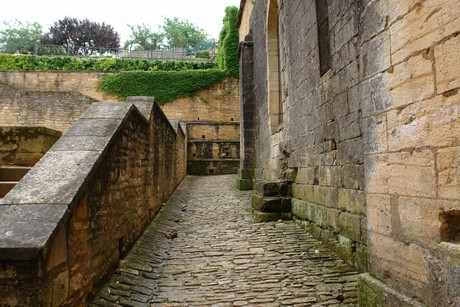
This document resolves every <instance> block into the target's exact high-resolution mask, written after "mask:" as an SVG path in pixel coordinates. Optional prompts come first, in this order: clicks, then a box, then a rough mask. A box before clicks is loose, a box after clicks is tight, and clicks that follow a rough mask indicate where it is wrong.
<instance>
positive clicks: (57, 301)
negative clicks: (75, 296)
mask: <svg viewBox="0 0 460 307" xmlns="http://www.w3.org/2000/svg"><path fill="white" fill-rule="evenodd" d="M68 292H69V272H68V271H67V270H66V271H64V272H62V273H60V274H59V275H58V276H57V277H56V278H55V279H54V280H53V303H52V305H53V306H60V305H62V303H64V302H65V301H66V299H67V297H68Z"/></svg>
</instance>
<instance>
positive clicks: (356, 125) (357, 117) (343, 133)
mask: <svg viewBox="0 0 460 307" xmlns="http://www.w3.org/2000/svg"><path fill="white" fill-rule="evenodd" d="M361 135H362V120H361V112H353V113H350V114H347V115H346V116H344V117H343V118H342V119H341V120H340V121H339V136H340V141H345V140H350V139H354V138H357V137H359V136H361Z"/></svg>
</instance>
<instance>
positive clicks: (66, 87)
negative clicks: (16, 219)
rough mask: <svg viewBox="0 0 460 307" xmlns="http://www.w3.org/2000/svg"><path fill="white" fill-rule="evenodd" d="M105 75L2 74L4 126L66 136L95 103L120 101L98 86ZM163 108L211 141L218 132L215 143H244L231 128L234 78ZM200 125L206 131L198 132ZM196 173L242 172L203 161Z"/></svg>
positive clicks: (235, 107) (0, 119)
mask: <svg viewBox="0 0 460 307" xmlns="http://www.w3.org/2000/svg"><path fill="white" fill-rule="evenodd" d="M104 75H105V74H104V73H98V72H18V71H4V72H0V110H1V111H2V112H1V114H0V125H1V126H27V127H33V126H45V127H48V128H51V129H56V130H60V131H62V132H65V131H66V130H67V129H68V128H69V127H70V126H71V125H73V123H75V122H76V121H77V119H78V118H79V117H80V115H81V114H83V112H84V111H85V110H86V109H87V108H88V107H89V105H90V104H91V103H92V102H94V101H97V100H104V101H107V99H111V100H113V101H115V100H116V98H115V97H110V96H109V95H107V94H105V93H103V92H101V91H98V90H97V85H98V82H99V80H100V78H101V77H102V76H104ZM162 108H163V111H164V112H165V114H166V116H167V117H168V119H170V120H171V121H180V122H196V124H194V123H192V124H190V125H189V128H190V129H189V131H190V132H191V133H192V134H196V133H202V134H204V135H206V134H208V138H209V137H210V134H216V133H217V134H218V135H215V136H213V139H216V140H217V139H219V138H220V137H222V138H224V140H228V139H229V138H232V140H233V141H235V140H238V139H239V135H235V134H234V133H233V132H234V131H233V130H234V129H233V128H229V127H238V124H239V92H238V80H237V79H234V78H228V79H226V80H225V81H224V82H222V83H221V84H219V85H215V86H213V87H211V88H209V89H205V90H202V91H199V92H198V93H196V94H195V95H193V96H191V97H183V98H178V99H176V100H174V101H171V102H168V103H166V104H165V105H163V106H162ZM200 122H211V123H212V125H211V126H212V127H211V126H209V127H208V128H204V127H205V126H206V125H202V124H201V123H200ZM194 126H196V127H201V128H204V129H205V130H203V131H201V132H200V131H194V130H193V128H192V127H194ZM201 128H197V129H201ZM219 129H220V131H219ZM200 138H201V135H200ZM191 139H194V137H193V136H192V137H191ZM184 155H186V153H185V152H184ZM233 158H235V159H238V157H233ZM217 162H219V163H217ZM193 163H194V162H192V164H193ZM197 163H198V162H197ZM227 164H231V166H230V165H227ZM191 169H199V170H200V171H199V172H198V173H196V172H193V173H194V174H203V175H205V174H209V173H216V174H219V173H235V172H236V171H237V167H236V166H235V161H228V159H227V160H226V161H205V162H204V164H203V163H201V162H200V166H199V167H198V168H193V167H192V168H191ZM220 169H222V171H220Z"/></svg>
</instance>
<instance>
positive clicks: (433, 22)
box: [390, 0, 460, 63]
mask: <svg viewBox="0 0 460 307" xmlns="http://www.w3.org/2000/svg"><path fill="white" fill-rule="evenodd" d="M391 2H399V1H394V0H392V1H391ZM409 2H411V1H408V3H407V4H404V5H409ZM400 5H401V4H400ZM459 11H460V8H459V6H458V5H457V3H456V2H455V1H448V2H446V1H442V0H429V1H424V2H420V4H418V6H417V9H412V10H410V11H409V12H408V13H407V14H404V15H401V16H400V17H399V18H398V20H395V22H394V23H393V24H392V25H391V26H390V37H391V51H392V62H393V63H399V62H401V61H404V59H406V58H407V57H409V56H410V55H412V54H415V53H417V52H419V51H422V50H426V49H428V48H430V47H431V46H433V45H434V44H436V43H437V42H440V41H442V40H443V39H444V38H446V37H448V36H450V35H452V34H453V33H456V32H458V31H460V21H459V19H458V16H459V14H460V12H459ZM395 13H396V11H395Z"/></svg>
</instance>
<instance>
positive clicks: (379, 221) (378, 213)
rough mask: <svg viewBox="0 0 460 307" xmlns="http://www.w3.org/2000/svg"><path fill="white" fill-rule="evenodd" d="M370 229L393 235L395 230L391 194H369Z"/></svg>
mask: <svg viewBox="0 0 460 307" xmlns="http://www.w3.org/2000/svg"><path fill="white" fill-rule="evenodd" d="M366 211H367V214H366V217H367V223H368V227H367V229H368V231H371V232H375V233H379V234H383V235H387V236H389V235H391V233H392V231H393V224H392V208H391V197H390V196H389V195H379V194H367V209H366Z"/></svg>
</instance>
